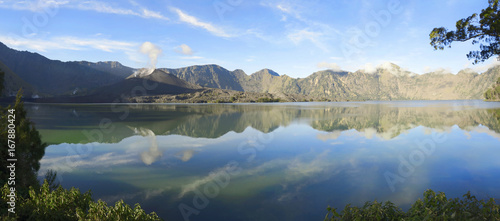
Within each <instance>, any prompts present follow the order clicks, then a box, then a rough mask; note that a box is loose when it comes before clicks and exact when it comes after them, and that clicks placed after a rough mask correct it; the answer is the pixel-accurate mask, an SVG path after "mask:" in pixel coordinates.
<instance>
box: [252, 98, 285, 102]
mask: <svg viewBox="0 0 500 221" xmlns="http://www.w3.org/2000/svg"><path fill="white" fill-rule="evenodd" d="M280 100H281V99H279V98H268V97H261V98H259V99H257V102H260V103H269V102H280Z"/></svg>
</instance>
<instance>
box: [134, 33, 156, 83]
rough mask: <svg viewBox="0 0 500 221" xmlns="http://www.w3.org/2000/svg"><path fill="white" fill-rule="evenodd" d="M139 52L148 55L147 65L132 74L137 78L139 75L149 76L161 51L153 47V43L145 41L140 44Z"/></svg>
mask: <svg viewBox="0 0 500 221" xmlns="http://www.w3.org/2000/svg"><path fill="white" fill-rule="evenodd" d="M139 51H140V52H141V53H143V54H146V55H148V57H149V64H148V66H147V67H146V68H145V69H141V70H138V71H137V72H136V73H134V74H135V76H137V75H140V76H145V75H150V74H151V73H153V71H154V70H155V69H156V63H157V62H158V56H160V55H161V53H162V50H161V48H159V47H158V46H156V45H154V44H153V43H151V42H149V41H146V42H144V43H142V45H141V47H140V50H139Z"/></svg>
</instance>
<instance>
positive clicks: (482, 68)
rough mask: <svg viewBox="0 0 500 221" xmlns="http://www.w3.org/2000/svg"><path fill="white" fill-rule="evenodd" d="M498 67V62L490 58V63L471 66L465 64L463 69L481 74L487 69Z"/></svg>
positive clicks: (499, 63)
mask: <svg viewBox="0 0 500 221" xmlns="http://www.w3.org/2000/svg"><path fill="white" fill-rule="evenodd" d="M498 65H500V60H497V58H496V57H494V58H492V59H491V61H489V62H488V61H487V62H486V63H482V64H480V65H471V63H467V65H466V66H465V68H470V69H472V70H473V71H475V72H478V73H483V72H485V71H487V70H488V69H490V68H492V67H495V66H498Z"/></svg>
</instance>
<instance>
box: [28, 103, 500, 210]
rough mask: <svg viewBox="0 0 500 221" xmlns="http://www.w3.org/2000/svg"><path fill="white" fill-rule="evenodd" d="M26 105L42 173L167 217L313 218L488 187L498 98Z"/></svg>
mask: <svg viewBox="0 0 500 221" xmlns="http://www.w3.org/2000/svg"><path fill="white" fill-rule="evenodd" d="M26 107H27V109H28V111H29V117H30V118H31V119H32V120H33V121H34V122H35V123H36V128H37V129H38V130H39V131H40V133H41V134H42V139H43V140H44V141H45V142H47V143H49V144H50V146H49V147H47V149H46V153H45V156H44V158H43V159H42V161H41V168H40V172H41V173H42V175H43V172H45V171H46V170H48V169H54V170H56V171H57V172H58V176H59V177H60V182H61V184H62V185H63V187H65V188H69V187H72V186H75V187H78V188H80V190H82V191H87V190H88V189H92V193H93V198H94V199H103V200H105V201H106V202H108V204H113V203H114V202H116V201H117V200H119V199H124V200H125V202H127V203H129V204H131V205H133V204H135V203H140V204H141V206H142V208H144V209H145V210H146V211H147V212H152V211H155V212H157V213H158V214H159V215H160V216H161V217H162V218H164V219H166V220H182V219H183V215H182V213H181V210H182V211H184V212H185V215H184V216H187V215H186V214H188V215H189V218H190V220H321V219H323V218H324V216H325V214H326V207H327V206H328V205H331V206H334V207H337V208H340V209H342V208H343V207H344V206H345V205H346V204H348V203H351V204H353V205H357V206H360V205H363V204H364V202H366V201H372V200H375V199H376V200H377V201H386V200H390V201H392V202H394V203H395V204H396V205H399V206H401V207H403V208H404V209H407V208H408V207H409V206H410V205H411V203H413V202H414V201H415V200H416V199H417V198H422V193H423V192H424V191H425V190H426V189H432V190H434V191H443V192H445V193H446V195H447V196H448V197H459V196H461V195H463V194H465V193H466V192H467V191H471V193H472V194H473V195H476V196H477V197H478V198H480V199H484V198H489V197H493V198H496V199H497V200H498V199H500V189H498V183H500V161H499V160H498V159H499V156H500V103H498V102H496V103H495V102H490V103H487V102H482V101H401V102H359V103H357V102H346V103H277V104H224V105H221V104H213V105H212V104H210V105H194V104H191V105H184V104H183V105H177V104H159V105H157V104H138V105H135V104H133V105H126V104H125V105H74V104H58V105H55V104H26ZM180 208H181V209H180Z"/></svg>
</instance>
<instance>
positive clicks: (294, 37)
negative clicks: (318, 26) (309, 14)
mask: <svg viewBox="0 0 500 221" xmlns="http://www.w3.org/2000/svg"><path fill="white" fill-rule="evenodd" d="M287 37H288V39H289V40H290V41H292V42H293V43H294V44H299V43H301V42H302V41H304V40H309V41H311V42H312V43H313V44H314V45H315V46H316V47H318V48H319V49H321V50H323V51H325V52H328V51H329V50H328V48H327V47H326V45H325V44H324V43H323V41H322V40H321V38H322V37H323V33H322V32H315V31H310V30H309V29H307V28H306V29H302V30H295V31H293V32H292V33H290V34H288V36H287Z"/></svg>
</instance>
